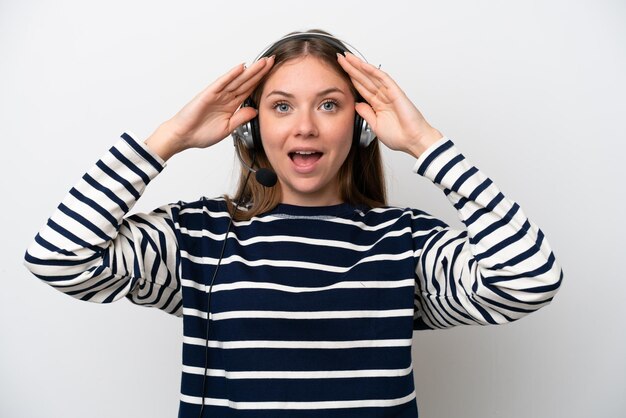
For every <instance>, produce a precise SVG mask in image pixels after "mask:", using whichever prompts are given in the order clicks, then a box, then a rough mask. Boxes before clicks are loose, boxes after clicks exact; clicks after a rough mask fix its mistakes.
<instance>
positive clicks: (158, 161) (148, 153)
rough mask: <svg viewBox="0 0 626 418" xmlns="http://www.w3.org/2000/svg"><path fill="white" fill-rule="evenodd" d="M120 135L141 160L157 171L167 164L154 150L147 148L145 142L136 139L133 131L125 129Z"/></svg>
mask: <svg viewBox="0 0 626 418" xmlns="http://www.w3.org/2000/svg"><path fill="white" fill-rule="evenodd" d="M121 136H122V138H123V139H124V141H125V142H126V143H127V144H128V146H129V147H130V149H132V150H133V151H135V153H136V154H137V155H138V156H139V157H141V159H142V160H143V161H145V162H147V163H149V164H150V165H151V166H152V167H153V168H154V169H156V170H157V172H160V171H162V170H163V169H164V168H165V167H166V166H167V162H166V161H165V160H164V159H163V158H161V157H160V156H159V155H158V154H157V153H156V152H154V151H152V150H151V149H150V148H148V146H147V145H146V144H145V142H143V141H140V140H139V139H137V138H139V137H138V136H137V135H135V134H134V133H133V132H131V131H129V130H126V131H125V132H124V133H123V134H122V135H121ZM135 162H137V161H135Z"/></svg>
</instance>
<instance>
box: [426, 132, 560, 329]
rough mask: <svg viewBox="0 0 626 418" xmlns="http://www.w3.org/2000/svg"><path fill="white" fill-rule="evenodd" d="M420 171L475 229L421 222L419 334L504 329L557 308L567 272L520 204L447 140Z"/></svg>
mask: <svg viewBox="0 0 626 418" xmlns="http://www.w3.org/2000/svg"><path fill="white" fill-rule="evenodd" d="M414 172H416V173H418V174H420V175H422V176H424V177H426V178H428V179H430V180H431V181H432V182H433V183H434V184H435V185H436V186H437V187H439V188H440V189H441V190H443V192H444V193H445V194H446V196H447V197H448V199H449V200H450V202H451V203H452V204H453V205H454V207H455V208H456V209H457V210H458V214H459V217H460V219H461V221H462V222H463V223H464V224H465V226H466V228H467V230H466V231H460V230H454V229H451V228H450V227H448V225H446V224H445V223H443V222H441V221H439V220H434V219H431V220H429V221H427V222H424V218H422V217H416V218H415V219H414V233H415V234H416V241H417V242H416V247H417V248H418V250H417V251H416V257H417V266H416V270H415V273H416V292H415V294H416V298H415V304H416V306H415V307H416V315H415V322H414V328H415V329H423V328H446V327H451V326H454V325H461V324H481V325H487V324H502V323H507V322H512V321H515V320H517V319H519V318H521V317H523V316H525V315H527V314H529V313H531V312H533V311H535V310H537V309H539V308H541V307H543V306H545V305H547V304H548V303H550V301H551V300H552V298H553V297H554V295H555V293H556V292H557V290H558V288H559V286H560V284H561V280H562V278H563V271H562V269H561V266H560V265H559V264H558V262H557V261H556V259H555V256H554V253H553V251H552V249H551V247H550V244H549V243H548V241H547V240H546V238H545V236H544V234H543V232H542V231H541V230H540V229H539V227H538V226H537V225H535V223H534V222H532V221H531V220H530V219H528V218H527V217H526V215H525V214H524V212H523V211H522V209H521V208H520V206H519V205H518V204H517V203H516V202H514V201H512V200H510V199H508V198H506V197H505V196H504V195H503V194H502V192H501V191H500V190H499V189H498V187H497V186H496V185H495V184H494V183H493V182H492V181H491V179H489V178H488V177H487V176H486V175H485V174H484V173H482V172H481V171H480V170H478V169H477V168H476V167H474V166H473V165H472V164H471V163H470V162H469V161H468V160H467V159H466V158H465V157H464V156H463V154H461V152H460V151H459V150H458V148H457V147H456V146H455V145H454V143H453V142H452V141H451V140H450V139H448V138H446V137H443V138H441V139H440V140H439V141H437V142H436V143H434V144H433V145H432V146H430V147H429V148H428V149H427V150H426V151H425V152H424V153H422V154H421V155H420V157H419V158H418V160H417V162H416V164H415V167H414ZM424 224H430V225H429V227H430V228H429V229H428V230H427V233H426V234H424V233H423V232H425V231H424ZM433 224H434V225H433ZM418 230H422V231H421V233H420V232H418Z"/></svg>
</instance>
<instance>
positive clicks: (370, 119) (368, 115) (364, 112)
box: [354, 103, 376, 133]
mask: <svg viewBox="0 0 626 418" xmlns="http://www.w3.org/2000/svg"><path fill="white" fill-rule="evenodd" d="M354 109H355V110H356V112H357V113H358V114H359V115H361V117H362V118H363V119H365V122H367V124H368V125H369V126H370V127H371V128H372V130H373V131H374V133H375V132H376V112H374V109H372V107H371V106H370V105H368V104H367V103H357V104H356V105H355V106H354Z"/></svg>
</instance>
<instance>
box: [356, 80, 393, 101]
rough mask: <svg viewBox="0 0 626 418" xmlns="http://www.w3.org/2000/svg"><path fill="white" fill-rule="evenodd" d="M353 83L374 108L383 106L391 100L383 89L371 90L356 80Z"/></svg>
mask: <svg viewBox="0 0 626 418" xmlns="http://www.w3.org/2000/svg"><path fill="white" fill-rule="evenodd" d="M352 84H354V87H356V89H357V91H358V92H359V93H360V94H361V96H362V97H363V98H364V99H365V101H366V102H367V103H369V104H370V105H371V106H372V107H374V108H381V107H383V106H384V105H385V104H388V103H389V102H390V99H389V97H388V96H387V95H386V94H385V92H384V91H383V90H380V89H378V90H376V91H374V92H371V91H369V90H367V89H366V88H365V87H363V85H361V84H360V83H359V82H358V81H355V80H352Z"/></svg>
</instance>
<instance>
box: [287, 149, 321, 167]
mask: <svg viewBox="0 0 626 418" xmlns="http://www.w3.org/2000/svg"><path fill="white" fill-rule="evenodd" d="M322 155H323V154H322V153H321V152H317V151H295V152H290V153H289V158H291V161H293V163H294V164H295V165H297V166H299V167H307V166H310V165H312V164H315V163H316V162H317V161H318V160H319V159H320V158H322Z"/></svg>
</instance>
